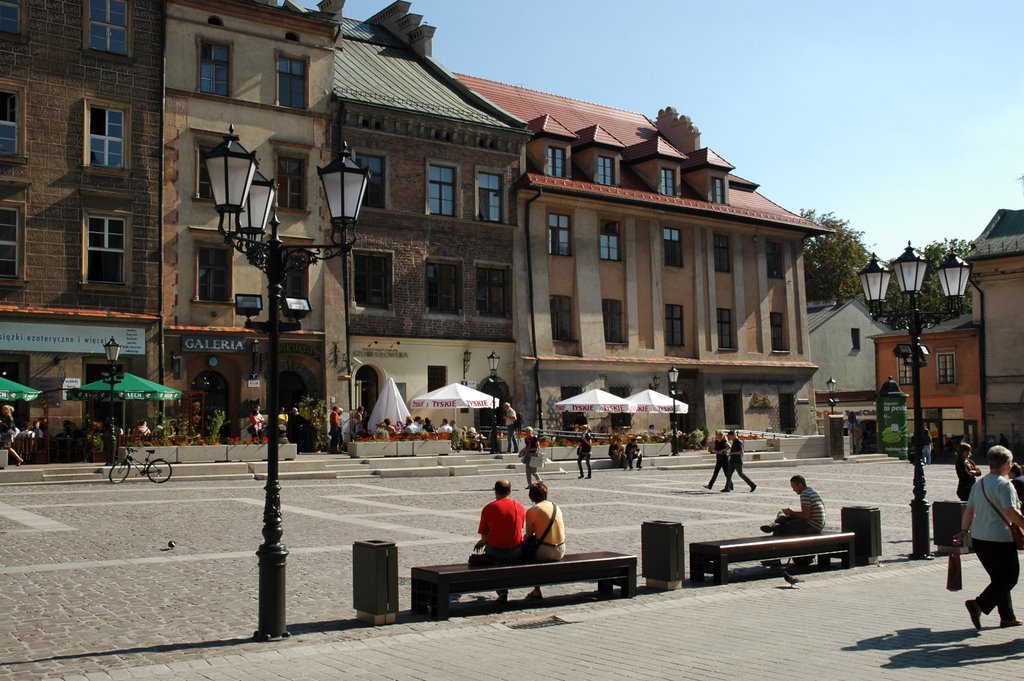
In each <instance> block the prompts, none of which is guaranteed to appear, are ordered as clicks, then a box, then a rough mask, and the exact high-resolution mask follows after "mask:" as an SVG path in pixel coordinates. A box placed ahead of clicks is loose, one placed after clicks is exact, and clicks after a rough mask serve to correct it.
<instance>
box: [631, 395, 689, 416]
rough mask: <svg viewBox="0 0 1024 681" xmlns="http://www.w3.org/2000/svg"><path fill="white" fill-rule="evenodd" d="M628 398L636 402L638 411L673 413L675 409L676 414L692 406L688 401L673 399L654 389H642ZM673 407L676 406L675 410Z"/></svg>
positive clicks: (682, 412) (684, 411) (686, 410)
mask: <svg viewBox="0 0 1024 681" xmlns="http://www.w3.org/2000/svg"><path fill="white" fill-rule="evenodd" d="M626 399H627V400H629V401H630V402H633V403H634V404H636V410H637V411H638V412H644V413H652V412H657V413H664V414H671V413H673V411H675V413H676V414H685V413H687V412H688V411H690V407H689V406H688V405H687V404H686V402H680V401H679V400H673V399H672V398H671V397H669V396H668V395H663V394H661V393H659V392H656V391H654V390H641V391H640V392H638V393H635V394H633V395H630V396H629V397H627V398H626ZM673 407H675V409H674V410H673Z"/></svg>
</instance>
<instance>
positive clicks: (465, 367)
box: [462, 350, 497, 381]
mask: <svg viewBox="0 0 1024 681" xmlns="http://www.w3.org/2000/svg"><path fill="white" fill-rule="evenodd" d="M472 356H473V353H472V352H470V351H469V350H463V351H462V380H463V381H465V380H466V374H467V373H469V360H470V358H471V357H472ZM495 371H497V367H495Z"/></svg>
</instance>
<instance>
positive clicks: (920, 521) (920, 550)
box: [910, 499, 933, 560]
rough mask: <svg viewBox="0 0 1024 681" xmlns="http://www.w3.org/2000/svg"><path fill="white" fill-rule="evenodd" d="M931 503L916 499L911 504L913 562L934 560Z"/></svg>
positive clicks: (911, 557)
mask: <svg viewBox="0 0 1024 681" xmlns="http://www.w3.org/2000/svg"><path fill="white" fill-rule="evenodd" d="M931 506H932V504H931V502H930V501H928V500H926V499H914V500H913V501H911V502H910V528H911V532H912V550H913V552H912V553H911V554H910V559H911V560H932V558H933V556H932V537H931Z"/></svg>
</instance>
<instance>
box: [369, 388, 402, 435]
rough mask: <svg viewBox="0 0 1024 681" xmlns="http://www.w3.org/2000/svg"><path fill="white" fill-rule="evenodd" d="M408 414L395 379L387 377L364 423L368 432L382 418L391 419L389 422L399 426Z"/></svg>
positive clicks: (372, 429) (371, 430)
mask: <svg viewBox="0 0 1024 681" xmlns="http://www.w3.org/2000/svg"><path fill="white" fill-rule="evenodd" d="M407 416H409V408H408V407H406V406H405V402H403V401H402V395H401V393H399V392H398V386H397V385H395V379H393V378H388V380H387V382H386V383H385V384H384V390H382V391H381V393H380V395H378V396H377V403H376V404H374V405H373V411H372V412H370V418H368V419H367V420H366V421H365V422H364V423H365V425H366V429H367V430H368V431H369V432H371V433H372V432H373V431H374V429H375V428H376V427H377V424H378V423H381V422H382V421H383V420H384V419H391V423H393V424H395V425H396V426H398V427H399V428H401V427H402V425H404V424H405V417H407Z"/></svg>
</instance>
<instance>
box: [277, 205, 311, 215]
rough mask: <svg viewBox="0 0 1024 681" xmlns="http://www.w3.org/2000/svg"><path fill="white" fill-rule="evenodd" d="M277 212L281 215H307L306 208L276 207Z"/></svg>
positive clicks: (307, 210)
mask: <svg viewBox="0 0 1024 681" xmlns="http://www.w3.org/2000/svg"><path fill="white" fill-rule="evenodd" d="M277 212H278V213H281V214H282V215H305V216H308V215H309V209H308V208H286V207H285V206H278V207H277Z"/></svg>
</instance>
